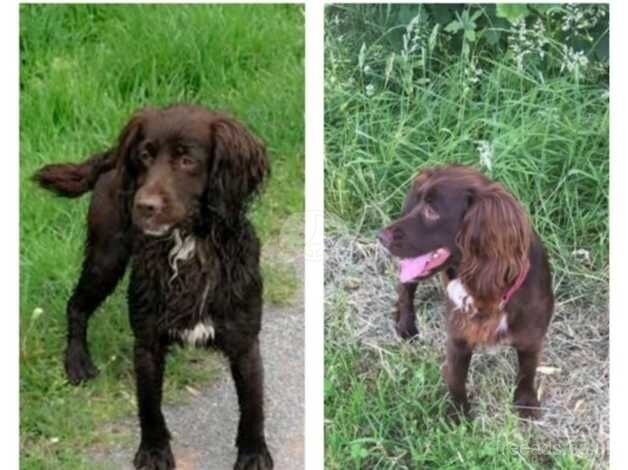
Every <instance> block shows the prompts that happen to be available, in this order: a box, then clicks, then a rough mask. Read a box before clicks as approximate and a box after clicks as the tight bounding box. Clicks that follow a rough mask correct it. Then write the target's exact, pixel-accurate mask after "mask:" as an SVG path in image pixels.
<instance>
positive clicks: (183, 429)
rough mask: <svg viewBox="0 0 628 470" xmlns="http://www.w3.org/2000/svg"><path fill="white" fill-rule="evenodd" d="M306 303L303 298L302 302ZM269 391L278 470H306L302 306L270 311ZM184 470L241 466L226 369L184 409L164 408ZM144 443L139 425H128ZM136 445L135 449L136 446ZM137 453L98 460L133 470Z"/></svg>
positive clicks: (269, 434)
mask: <svg viewBox="0 0 628 470" xmlns="http://www.w3.org/2000/svg"><path fill="white" fill-rule="evenodd" d="M301 297H302V296H301ZM261 348H262V356H263V359H264V371H265V372H264V373H265V383H266V384H265V385H266V387H265V390H266V401H265V407H266V439H267V442H268V445H269V447H270V451H271V453H272V455H273V458H274V461H275V469H277V470H298V469H302V468H303V466H304V460H303V458H304V452H303V451H304V447H303V425H304V421H303V416H304V406H303V403H304V372H303V371H304V367H303V361H304V318H303V301H302V300H300V301H299V302H297V303H296V304H294V305H291V306H289V307H286V308H272V307H269V308H266V309H265V313H264V323H263V329H262V335H261ZM164 414H165V416H166V420H167V422H168V426H169V429H170V432H171V433H172V437H173V440H172V450H173V452H174V455H175V459H176V461H177V469H179V470H227V469H231V468H233V464H234V463H235V460H236V448H235V446H234V442H235V436H236V430H237V422H238V421H237V420H238V403H237V398H236V394H235V388H234V386H233V382H232V380H231V377H230V374H229V373H228V371H227V368H226V367H224V373H222V374H221V378H220V379H219V380H218V381H216V382H215V383H213V384H212V385H210V386H209V387H208V388H207V389H203V390H202V391H201V393H200V395H199V396H197V397H195V398H193V399H192V400H191V401H189V402H188V403H187V404H185V405H183V406H175V407H165V408H164ZM123 426H124V427H125V428H127V429H128V431H129V433H131V434H133V433H135V435H136V436H138V437H139V428H138V427H137V424H136V422H135V421H129V422H128V423H125V424H124V425H123ZM134 445H135V444H134ZM134 452H135V447H133V448H116V449H113V450H112V451H111V452H110V453H108V454H106V455H99V456H98V458H97V459H98V460H100V461H101V462H103V463H104V465H105V468H111V469H114V468H115V469H132V468H133V466H132V465H131V461H132V458H133V453H134Z"/></svg>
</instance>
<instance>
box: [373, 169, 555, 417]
mask: <svg viewBox="0 0 628 470" xmlns="http://www.w3.org/2000/svg"><path fill="white" fill-rule="evenodd" d="M379 240H380V241H381V243H382V244H383V245H384V246H385V247H386V248H387V249H388V250H389V251H390V252H391V253H392V254H393V255H394V256H397V257H399V258H401V263H400V265H401V271H400V276H399V277H400V284H399V286H398V294H399V299H398V301H397V309H396V313H395V321H396V329H397V332H398V333H399V335H400V336H401V337H402V338H411V337H413V336H415V335H417V334H418V331H417V328H416V326H415V321H416V318H415V314H414V306H413V298H414V293H415V291H416V287H417V282H418V281H419V280H421V279H425V278H427V277H430V276H432V275H434V274H436V273H437V272H441V273H443V276H442V277H443V281H444V283H445V286H446V290H447V305H448V315H447V331H448V340H447V362H446V365H445V368H444V377H445V380H446V382H447V385H448V387H449V393H450V395H451V398H452V400H453V403H454V405H455V408H456V411H458V412H462V413H463V414H465V415H466V414H468V412H469V403H468V401H467V392H466V385H465V384H466V379H467V372H468V370H469V362H470V360H471V355H472V353H473V349H474V348H475V347H476V346H492V345H498V344H507V345H511V346H513V347H514V348H515V349H516V350H517V355H518V358H519V374H518V377H517V387H516V390H515V406H516V407H517V409H518V411H519V413H520V414H521V415H522V416H523V417H537V416H538V414H539V400H538V398H537V393H536V388H535V385H534V377H535V373H536V368H537V365H538V362H539V355H540V352H541V349H542V346H543V341H544V338H545V333H546V331H547V328H548V325H549V322H550V319H551V316H552V311H553V307H554V297H553V293H552V278H551V271H550V266H549V263H548V260H547V255H546V253H545V248H544V247H543V244H542V242H541V240H540V238H539V236H538V235H537V234H536V233H535V231H534V229H533V228H532V227H531V225H530V221H529V219H528V217H527V215H526V213H525V211H524V209H523V208H522V207H521V205H520V204H519V202H518V201H517V200H516V199H515V198H514V197H513V196H512V195H511V194H510V193H508V192H507V191H506V190H505V189H504V187H503V186H502V185H500V184H499V183H494V182H492V181H490V180H489V179H488V178H486V177H485V176H484V175H482V174H481V173H480V172H478V171H477V170H475V169H473V168H469V167H464V166H446V167H439V168H434V169H430V170H424V171H423V172H422V173H421V174H420V175H419V176H418V177H417V178H416V179H415V181H414V184H413V185H412V188H411V189H410V192H409V193H408V195H407V197H406V201H405V204H404V208H403V214H402V217H401V218H400V219H398V220H396V221H395V222H394V223H392V224H391V225H390V226H388V227H387V228H385V229H384V230H382V231H381V232H380V234H379Z"/></svg>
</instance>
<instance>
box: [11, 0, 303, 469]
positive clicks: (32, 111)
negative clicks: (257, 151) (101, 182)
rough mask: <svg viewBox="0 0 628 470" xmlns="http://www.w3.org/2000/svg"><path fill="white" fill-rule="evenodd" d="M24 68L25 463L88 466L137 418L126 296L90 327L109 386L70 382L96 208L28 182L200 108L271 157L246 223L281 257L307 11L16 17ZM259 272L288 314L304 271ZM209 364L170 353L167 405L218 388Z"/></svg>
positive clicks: (37, 12) (299, 167) (296, 200)
mask: <svg viewBox="0 0 628 470" xmlns="http://www.w3.org/2000/svg"><path fill="white" fill-rule="evenodd" d="M20 60H21V70H20V88H21V103H20V108H21V109H20V144H21V149H20V153H21V154H20V170H21V171H20V173H21V175H20V184H21V191H20V206H21V228H20V241H21V243H20V245H21V248H20V250H21V252H20V257H21V258H20V262H21V265H20V284H21V292H20V296H21V311H20V416H21V429H20V435H21V466H22V468H25V469H58V468H64V469H72V468H86V469H87V468H94V463H93V461H92V460H91V459H90V457H89V456H88V450H90V449H93V448H94V447H104V446H108V445H109V444H110V443H112V441H115V440H116V439H119V437H117V436H116V435H115V434H113V433H112V432H109V431H107V425H108V423H112V422H114V421H116V420H118V419H120V418H121V417H123V416H133V415H134V414H135V397H134V385H133V374H132V363H131V358H132V354H131V351H132V337H131V334H130V330H129V325H128V321H127V313H126V301H125V288H124V286H119V287H118V289H117V291H116V293H115V294H114V295H113V296H112V297H111V298H110V299H108V301H107V302H106V303H105V304H104V305H103V306H102V307H101V308H100V310H99V311H98V312H97V314H96V315H95V317H94V319H93V321H92V323H91V325H92V326H91V328H90V332H89V344H90V349H91V352H92V355H93V356H94V359H95V363H96V364H97V365H98V367H99V368H100V371H101V373H100V376H99V377H98V378H97V379H96V381H95V382H92V383H90V384H88V385H85V386H81V387H72V386H70V385H68V384H67V383H66V378H65V375H64V372H63V368H62V365H61V364H62V362H61V358H62V351H63V348H64V346H65V330H66V322H65V304H66V302H67V299H68V298H69V295H70V293H71V290H72V288H73V286H74V283H75V282H76V280H77V278H78V273H79V269H80V266H81V260H82V246H83V241H84V235H85V234H84V229H85V216H86V207H87V203H88V197H84V198H82V199H81V200H79V201H67V200H61V199H55V198H54V197H52V196H51V195H50V194H49V193H46V192H44V191H42V190H39V189H37V188H35V186H34V185H33V183H32V182H31V181H30V177H31V175H32V174H33V173H34V171H35V170H36V169H37V168H38V167H40V166H42V165H44V164H48V163H53V162H60V161H80V160H82V159H84V158H86V157H87V156H89V155H90V153H92V152H95V151H98V150H100V149H103V148H105V147H107V146H109V145H110V144H111V143H112V142H113V141H114V140H115V138H116V137H117V134H118V132H119V130H120V129H121V128H122V126H123V125H124V124H125V122H126V120H127V119H128V118H129V116H130V115H131V114H132V112H133V111H134V110H136V109H138V108H141V107H144V106H147V105H151V106H161V105H167V104H172V103H175V102H192V103H198V104H203V105H206V106H208V107H210V108H218V109H222V110H226V111H228V112H230V113H232V114H233V115H235V116H236V117H238V118H239V119H241V120H242V121H244V122H245V123H247V124H248V125H249V126H250V127H251V128H252V129H253V130H254V131H255V132H256V133H257V134H258V135H259V136H260V137H262V138H263V139H264V140H265V141H266V142H267V144H268V146H269V149H270V153H271V158H272V165H273V176H272V178H271V181H270V184H269V185H268V187H267V188H266V192H265V194H264V195H263V197H262V198H261V201H260V203H259V204H258V205H257V206H256V207H255V209H254V214H253V218H254V222H255V225H256V226H257V228H258V232H259V234H260V236H261V238H262V241H263V242H264V243H266V244H268V245H273V240H275V239H276V237H278V236H282V232H283V229H282V226H283V224H284V221H285V220H291V221H292V223H295V224H298V223H299V221H301V220H302V213H303V210H304V200H303V199H304V198H303V187H304V186H303V185H304V175H303V168H304V146H303V142H304V122H303V115H304V114H303V113H304V18H303V8H302V7H300V6H290V5H274V6H271V5H264V6H220V5H214V6H207V5H195V6H189V5H186V6H184V5H178V6H172V5H170V6H166V5H163V6H155V5H134V6H94V5H72V6H68V5H23V6H22V7H21V9H20ZM293 232H294V235H293V238H292V240H291V242H292V243H294V244H297V245H299V246H302V240H301V238H300V236H299V235H297V232H298V230H295V231H293ZM284 238H285V237H284ZM283 242H286V240H283ZM275 254H276V253H275ZM263 269H264V275H265V288H266V300H267V301H270V302H274V303H282V302H289V301H290V300H291V298H292V296H293V294H294V293H295V292H296V290H297V285H296V283H297V282H298V281H297V280H296V279H298V278H299V276H295V273H294V272H293V269H295V268H294V267H293V266H292V265H288V264H286V263H283V262H282V259H281V257H280V256H274V257H272V258H271V257H267V258H265V259H264V260H263ZM212 364H213V360H212V359H211V358H210V359H207V354H206V353H203V352H198V351H193V350H192V351H189V350H186V351H179V352H177V353H176V354H173V355H172V358H171V362H170V363H169V366H168V368H169V371H168V372H167V374H166V376H167V381H166V390H165V392H166V401H167V402H172V401H176V400H181V399H183V398H184V397H185V396H186V394H187V392H186V390H189V388H188V387H189V385H190V384H193V385H194V386H195V387H197V386H199V384H201V383H203V382H207V381H209V380H211V378H212V370H213V366H212Z"/></svg>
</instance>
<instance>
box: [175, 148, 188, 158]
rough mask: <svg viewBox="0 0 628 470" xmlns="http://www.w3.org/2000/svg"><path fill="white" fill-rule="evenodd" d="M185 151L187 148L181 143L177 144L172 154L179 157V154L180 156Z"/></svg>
mask: <svg viewBox="0 0 628 470" xmlns="http://www.w3.org/2000/svg"><path fill="white" fill-rule="evenodd" d="M186 153H187V149H186V148H185V147H184V146H183V145H177V146H176V147H175V148H174V154H175V155H176V156H177V157H180V156H182V155H185V154H186Z"/></svg>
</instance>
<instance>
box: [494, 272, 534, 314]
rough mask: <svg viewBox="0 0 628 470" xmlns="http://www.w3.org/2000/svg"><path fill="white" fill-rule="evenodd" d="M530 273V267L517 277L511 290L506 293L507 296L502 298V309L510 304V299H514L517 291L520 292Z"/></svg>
mask: <svg viewBox="0 0 628 470" xmlns="http://www.w3.org/2000/svg"><path fill="white" fill-rule="evenodd" d="M529 272H530V266H529V265H528V266H527V267H526V268H525V269H524V270H523V271H521V272H520V273H519V276H517V279H516V280H515V283H514V284H513V285H512V287H511V288H510V289H508V292H506V295H504V297H502V302H501V306H502V308H503V307H505V306H506V304H507V303H508V302H510V299H512V297H513V296H514V295H515V294H516V293H517V291H518V290H519V288H520V287H521V285H522V284H523V282H524V281H525V280H526V277H527V276H528V273H529Z"/></svg>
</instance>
